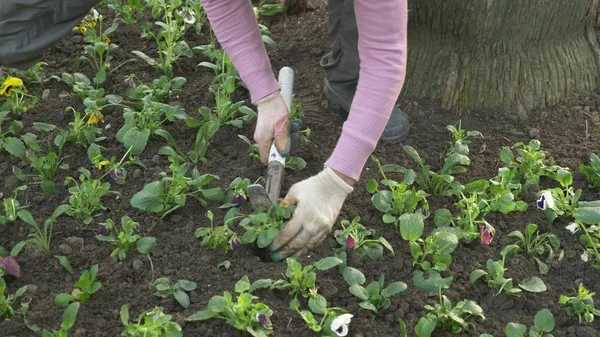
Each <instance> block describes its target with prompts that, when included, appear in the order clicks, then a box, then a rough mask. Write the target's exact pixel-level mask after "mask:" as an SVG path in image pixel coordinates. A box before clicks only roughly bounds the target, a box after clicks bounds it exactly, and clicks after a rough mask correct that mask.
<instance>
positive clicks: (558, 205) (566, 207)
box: [537, 168, 582, 221]
mask: <svg viewBox="0 0 600 337" xmlns="http://www.w3.org/2000/svg"><path fill="white" fill-rule="evenodd" d="M554 175H555V178H556V180H557V181H558V182H560V184H561V186H562V188H560V187H557V188H553V189H550V190H545V191H541V192H540V199H539V200H538V201H537V207H538V209H539V210H541V211H543V212H544V214H545V215H546V217H547V218H548V219H549V220H550V221H554V220H555V219H556V218H558V217H560V216H572V215H573V213H574V212H575V209H576V208H577V204H578V202H579V198H580V197H581V193H582V190H577V191H575V190H573V187H572V186H571V185H572V184H573V175H572V174H571V172H570V171H569V170H568V169H563V168H559V169H558V170H557V171H556V173H555V174H554Z"/></svg>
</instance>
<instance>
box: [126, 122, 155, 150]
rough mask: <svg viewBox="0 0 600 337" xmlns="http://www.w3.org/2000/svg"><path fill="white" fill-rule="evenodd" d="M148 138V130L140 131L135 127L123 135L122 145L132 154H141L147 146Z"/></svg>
mask: <svg viewBox="0 0 600 337" xmlns="http://www.w3.org/2000/svg"><path fill="white" fill-rule="evenodd" d="M149 138H150V130H148V129H145V130H140V129H139V128H137V127H134V128H131V129H129V130H127V132H125V134H124V135H123V145H125V147H126V148H128V149H129V148H130V147H131V153H132V154H134V155H135V154H141V153H142V152H144V150H145V149H146V145H148V139H149Z"/></svg>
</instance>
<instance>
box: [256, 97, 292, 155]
mask: <svg viewBox="0 0 600 337" xmlns="http://www.w3.org/2000/svg"><path fill="white" fill-rule="evenodd" d="M256 109H257V110H258V117H257V122H256V129H255V131H254V140H255V141H256V142H257V143H258V149H259V151H260V160H261V161H262V163H263V164H267V162H268V160H269V150H270V149H271V145H272V144H273V141H275V147H276V148H277V151H279V154H280V155H281V156H282V157H284V158H285V157H287V156H288V154H289V151H290V146H291V142H290V136H289V130H288V125H289V112H288V108H287V106H286V104H285V101H284V100H283V97H282V96H281V93H280V92H279V91H276V92H274V93H272V94H270V95H269V96H267V97H265V98H262V99H261V100H259V101H258V102H256Z"/></svg>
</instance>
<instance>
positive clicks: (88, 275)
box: [54, 264, 102, 308]
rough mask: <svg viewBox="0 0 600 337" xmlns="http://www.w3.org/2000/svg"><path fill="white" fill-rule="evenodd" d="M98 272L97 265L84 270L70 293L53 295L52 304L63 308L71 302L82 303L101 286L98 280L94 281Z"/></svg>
mask: <svg viewBox="0 0 600 337" xmlns="http://www.w3.org/2000/svg"><path fill="white" fill-rule="evenodd" d="M97 273H98V265H97V264H96V265H94V266H92V268H90V270H84V271H83V273H81V276H80V277H79V280H78V281H77V282H76V283H75V287H76V288H75V289H73V291H72V292H71V294H67V293H61V294H58V295H56V297H54V304H55V305H56V306H57V307H61V308H64V307H66V306H67V305H69V303H71V302H79V303H84V302H87V301H88V300H89V299H90V298H91V297H92V295H93V294H95V293H96V292H98V290H100V288H102V284H100V282H96V274H97Z"/></svg>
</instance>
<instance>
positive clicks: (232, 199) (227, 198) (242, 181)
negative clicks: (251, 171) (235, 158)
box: [221, 177, 250, 208]
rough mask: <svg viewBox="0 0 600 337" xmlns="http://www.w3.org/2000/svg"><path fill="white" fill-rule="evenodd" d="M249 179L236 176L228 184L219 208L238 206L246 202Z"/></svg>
mask: <svg viewBox="0 0 600 337" xmlns="http://www.w3.org/2000/svg"><path fill="white" fill-rule="evenodd" d="M248 186H250V179H248V178H241V177H237V178H235V179H233V181H232V182H231V183H230V184H229V187H228V188H227V189H226V190H225V195H224V196H223V203H224V204H223V205H222V206H221V208H230V207H238V206H241V205H243V204H245V203H247V202H248Z"/></svg>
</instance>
